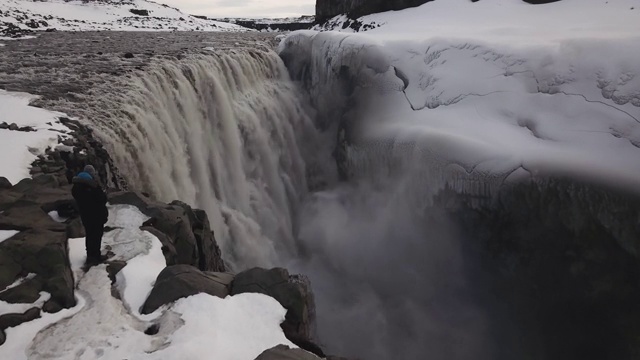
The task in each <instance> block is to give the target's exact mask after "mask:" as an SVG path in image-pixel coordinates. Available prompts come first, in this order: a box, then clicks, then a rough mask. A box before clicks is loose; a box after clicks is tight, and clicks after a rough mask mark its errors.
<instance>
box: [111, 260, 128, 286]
mask: <svg viewBox="0 0 640 360" xmlns="http://www.w3.org/2000/svg"><path fill="white" fill-rule="evenodd" d="M125 266H127V262H126V261H110V262H109V263H108V265H107V273H108V274H109V279H111V283H112V284H115V282H116V276H117V275H118V273H119V272H120V271H122V269H124V267H125Z"/></svg>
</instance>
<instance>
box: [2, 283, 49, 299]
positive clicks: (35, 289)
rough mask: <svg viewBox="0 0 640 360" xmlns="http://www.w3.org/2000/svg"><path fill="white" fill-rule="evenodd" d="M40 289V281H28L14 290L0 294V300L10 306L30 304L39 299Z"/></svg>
mask: <svg viewBox="0 0 640 360" xmlns="http://www.w3.org/2000/svg"><path fill="white" fill-rule="evenodd" d="M42 287H43V284H42V282H41V281H40V279H38V278H33V279H29V280H27V281H25V282H23V283H22V284H20V285H18V286H16V287H14V288H11V289H9V290H5V291H3V292H1V293H0V300H2V301H5V302H8V303H10V304H32V303H34V302H36V301H37V300H38V299H39V298H40V291H42Z"/></svg>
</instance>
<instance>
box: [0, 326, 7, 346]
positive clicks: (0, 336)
mask: <svg viewBox="0 0 640 360" xmlns="http://www.w3.org/2000/svg"><path fill="white" fill-rule="evenodd" d="M5 341H7V334H5V333H4V330H2V329H0V346H2V344H4V343H5Z"/></svg>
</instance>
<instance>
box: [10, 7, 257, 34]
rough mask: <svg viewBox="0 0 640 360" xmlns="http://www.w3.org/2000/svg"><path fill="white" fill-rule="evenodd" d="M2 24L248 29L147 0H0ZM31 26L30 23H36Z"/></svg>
mask: <svg viewBox="0 0 640 360" xmlns="http://www.w3.org/2000/svg"><path fill="white" fill-rule="evenodd" d="M131 9H137V10H148V11H149V16H140V15H136V14H133V13H132V12H131V11H130V10H131ZM0 14H3V15H0V24H1V23H2V22H7V23H12V24H14V25H17V26H19V27H20V28H23V29H33V27H34V26H37V27H36V28H35V29H33V30H36V31H39V30H46V29H47V28H55V29H57V30H71V31H89V30H119V31H171V30H184V31H189V30H196V31H200V30H202V31H246V30H247V29H245V28H242V27H240V26H237V25H233V24H228V23H224V22H218V21H211V20H204V19H199V18H196V17H194V16H191V15H188V14H185V13H183V12H181V11H179V10H178V9H174V8H171V7H168V6H163V5H160V4H156V3H154V2H151V1H145V0H114V1H91V2H83V1H80V0H72V1H65V0H48V1H45V2H42V1H38V2H35V1H31V0H3V1H2V2H0ZM34 21H35V23H36V24H37V25H32V26H31V27H30V26H28V25H27V24H33V22H34Z"/></svg>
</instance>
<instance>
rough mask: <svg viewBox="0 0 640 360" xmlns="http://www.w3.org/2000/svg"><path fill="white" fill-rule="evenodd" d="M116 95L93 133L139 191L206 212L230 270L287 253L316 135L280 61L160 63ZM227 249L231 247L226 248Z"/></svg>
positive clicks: (249, 52) (223, 57)
mask: <svg viewBox="0 0 640 360" xmlns="http://www.w3.org/2000/svg"><path fill="white" fill-rule="evenodd" d="M128 87H129V90H128V91H126V92H123V93H122V94H118V95H116V96H115V98H116V99H115V100H114V101H115V102H116V103H117V102H120V104H119V106H118V104H113V105H112V107H113V108H119V109H121V110H120V111H117V112H116V113H115V114H114V115H113V116H112V117H109V118H106V119H102V120H100V121H98V124H96V126H97V128H98V129H97V131H98V132H99V134H100V136H101V138H103V139H106V142H107V144H106V146H107V147H108V148H109V150H110V153H111V156H112V157H113V158H114V160H115V162H116V164H117V166H118V167H119V169H120V170H121V172H122V173H123V174H125V176H126V178H127V180H128V182H129V184H130V185H131V187H132V188H134V189H136V190H141V191H146V192H148V193H150V194H152V195H153V196H154V197H156V198H158V199H160V200H163V201H172V200H176V199H179V200H181V201H184V202H187V203H189V204H191V205H194V206H196V207H199V208H202V209H204V210H206V211H207V213H208V214H209V218H210V220H211V223H212V228H213V229H214V231H215V234H216V239H217V240H218V242H219V243H220V246H221V248H222V252H223V254H224V257H225V260H226V261H227V263H228V264H229V265H231V267H232V268H236V269H237V268H242V267H244V266H265V267H269V266H275V265H279V264H281V263H282V262H281V261H279V260H278V256H279V255H278V254H290V255H291V254H294V253H295V251H296V249H295V243H294V238H293V228H294V216H295V215H294V214H295V213H296V207H297V205H298V203H299V199H300V197H301V196H303V195H304V194H305V192H306V191H307V180H306V179H307V176H306V167H305V162H304V160H303V154H304V151H303V149H301V143H302V142H305V148H306V149H311V148H313V146H310V145H312V144H313V141H314V137H315V134H314V132H315V130H314V127H313V124H312V122H311V120H310V118H309V116H308V115H307V114H306V109H305V106H304V105H303V102H302V101H301V98H302V97H301V96H299V94H298V90H297V89H296V88H295V86H294V84H293V83H292V82H291V81H290V80H289V77H288V74H287V72H286V69H285V68H284V65H283V64H282V62H281V61H280V59H279V58H278V56H277V54H275V53H274V52H273V51H270V50H267V49H264V50H262V49H239V50H233V51H225V52H224V53H221V54H214V55H213V56H194V57H192V58H188V59H184V60H182V61H180V62H175V61H174V62H161V63H157V64H155V65H153V66H152V67H151V68H150V69H147V70H146V71H145V73H144V74H142V75H141V76H139V77H134V78H132V79H131V83H130V84H129V86H128ZM232 242H233V244H232Z"/></svg>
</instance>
